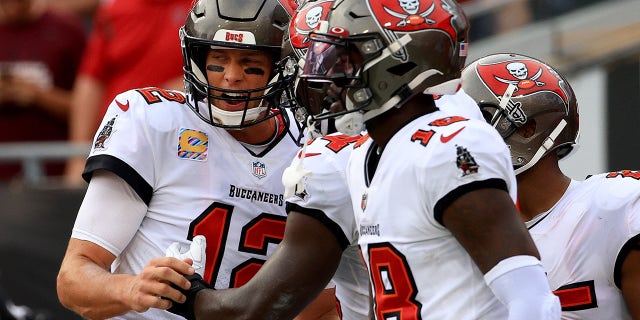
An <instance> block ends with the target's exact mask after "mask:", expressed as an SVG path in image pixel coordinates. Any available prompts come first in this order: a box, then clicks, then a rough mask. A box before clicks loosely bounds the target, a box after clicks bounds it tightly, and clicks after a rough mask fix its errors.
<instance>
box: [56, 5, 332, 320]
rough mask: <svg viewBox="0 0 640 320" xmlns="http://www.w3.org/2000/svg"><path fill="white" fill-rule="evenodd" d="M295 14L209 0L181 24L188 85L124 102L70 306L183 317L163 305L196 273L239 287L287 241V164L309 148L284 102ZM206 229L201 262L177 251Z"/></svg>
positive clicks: (66, 266) (72, 260)
mask: <svg viewBox="0 0 640 320" xmlns="http://www.w3.org/2000/svg"><path fill="white" fill-rule="evenodd" d="M293 12H294V8H293V6H292V5H291V4H289V3H285V2H284V1H278V0H265V1H258V2H256V1H250V0H234V1H205V0H201V1H199V2H197V3H195V5H194V7H193V8H192V10H191V12H190V13H189V15H188V17H187V19H186V22H185V25H184V27H183V28H182V29H181V30H180V35H181V42H182V47H183V55H184V63H185V66H184V70H185V92H184V93H183V92H179V91H171V90H163V89H160V88H141V89H135V90H131V91H128V92H125V93H122V94H120V95H118V96H117V97H116V98H115V99H114V100H113V102H112V103H111V105H110V107H109V109H108V111H107V113H106V114H105V117H104V120H103V121H102V125H101V129H100V130H99V132H98V133H97V134H96V136H95V140H94V144H93V147H92V150H91V154H90V156H89V158H88V160H87V164H86V168H85V171H84V178H85V179H86V180H88V181H90V182H89V187H88V189H87V193H86V195H85V198H84V200H83V203H82V206H81V207H80V209H79V212H78V216H77V219H76V223H75V225H74V227H73V231H72V234H71V239H70V241H69V245H68V249H67V252H66V254H65V257H64V260H63V262H62V265H61V268H60V272H59V275H58V281H57V284H58V296H59V299H60V301H61V302H62V304H63V305H65V306H67V307H68V308H70V309H72V310H74V311H76V312H77V313H79V314H81V315H82V316H84V317H87V318H100V319H104V318H111V317H113V318H117V319H180V318H181V317H180V316H178V315H175V314H172V313H169V312H167V311H165V310H163V309H167V308H169V307H170V306H172V305H173V307H176V306H177V305H180V303H181V302H184V301H185V296H184V295H183V294H182V293H181V292H180V290H186V289H188V288H189V287H190V282H189V281H188V280H187V279H185V277H184V276H183V275H193V274H194V272H195V271H196V269H197V270H198V271H199V272H201V277H202V278H203V281H202V284H203V285H204V286H208V287H209V286H210V287H213V288H216V289H222V288H229V287H238V286H241V285H243V284H244V283H246V282H247V281H248V280H249V279H250V278H251V277H252V276H253V275H254V274H255V273H256V271H257V270H258V269H259V268H260V267H261V266H262V264H263V263H264V262H265V260H266V258H267V256H269V255H270V254H271V253H272V252H273V251H274V249H275V247H276V245H277V244H278V243H279V241H280V240H281V239H282V237H283V234H284V230H285V219H286V213H285V201H284V187H283V186H282V183H281V176H282V173H283V171H284V169H285V168H286V167H287V166H288V165H289V164H290V161H291V158H293V157H294V155H295V154H296V153H297V151H298V149H299V146H298V145H297V144H296V143H295V141H294V140H295V139H294V137H297V136H298V132H297V129H296V128H295V126H290V125H289V124H290V123H289V117H290V116H289V114H288V111H286V110H285V109H284V108H283V106H282V105H281V101H283V100H284V101H286V100H287V97H288V96H290V95H288V93H287V92H288V90H289V89H288V88H290V87H291V85H292V80H293V78H294V75H295V69H292V68H291V67H290V66H286V65H285V61H287V60H285V59H281V51H282V50H281V43H282V37H283V30H284V29H285V28H286V27H287V25H288V22H289V19H290V16H291V14H292V13H293ZM292 70H294V71H292ZM198 235H202V236H204V237H205V238H206V251H204V252H201V254H200V255H199V256H198V258H197V259H195V260H198V261H193V262H195V263H194V265H193V266H190V265H189V264H188V263H185V262H184V261H180V260H178V259H175V258H170V257H164V255H165V249H166V248H167V247H169V246H170V245H171V244H172V243H174V242H178V243H181V244H184V245H188V244H189V243H191V241H190V240H192V239H194V237H196V236H198ZM197 239H202V238H200V237H198V238H197ZM201 247H204V244H201ZM154 257H162V258H154ZM199 259H202V260H204V261H200V260H199ZM189 262H191V261H189ZM331 302H332V303H333V301H331ZM151 308H154V309H151Z"/></svg>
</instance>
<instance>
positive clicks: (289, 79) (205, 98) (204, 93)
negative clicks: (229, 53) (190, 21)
mask: <svg viewBox="0 0 640 320" xmlns="http://www.w3.org/2000/svg"><path fill="white" fill-rule="evenodd" d="M182 42H183V50H184V51H185V52H184V56H185V70H184V71H185V87H186V89H187V94H188V95H189V96H190V98H191V99H190V106H191V107H192V108H193V109H194V111H196V114H198V116H199V117H200V118H201V119H202V120H204V121H205V122H207V123H209V124H211V125H213V126H216V127H222V128H225V129H241V128H244V127H247V126H251V125H254V124H257V123H260V122H262V121H265V120H267V119H269V118H272V117H274V116H277V115H279V114H280V113H281V109H280V108H279V106H280V103H281V102H282V99H285V100H287V99H286V98H287V97H290V96H291V93H290V92H287V90H288V89H289V88H290V87H291V86H292V83H293V79H294V75H295V70H290V66H287V65H286V60H278V59H279V52H273V55H272V56H273V58H272V59H273V61H276V62H274V63H272V70H267V72H270V77H269V82H268V83H267V84H266V85H265V86H262V87H259V88H255V89H248V90H229V89H224V88H219V87H214V86H211V85H210V84H209V83H208V81H207V76H206V66H205V60H206V56H207V54H208V52H209V50H211V49H220V48H225V49H226V48H228V49H242V48H234V47H223V46H221V44H220V43H216V42H215V41H208V40H203V39H197V38H192V37H189V36H187V35H184V34H183V35H182ZM251 49H253V48H251ZM274 51H275V50H274ZM216 100H222V101H229V102H231V103H238V102H239V103H243V104H244V107H243V108H242V110H240V111H226V110H222V109H220V108H218V107H216V106H215V103H214V101H216Z"/></svg>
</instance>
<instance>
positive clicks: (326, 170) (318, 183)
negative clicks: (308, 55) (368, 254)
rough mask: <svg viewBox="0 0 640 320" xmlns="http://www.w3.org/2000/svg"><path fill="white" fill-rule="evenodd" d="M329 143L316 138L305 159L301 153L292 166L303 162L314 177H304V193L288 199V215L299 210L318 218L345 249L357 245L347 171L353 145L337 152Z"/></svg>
mask: <svg viewBox="0 0 640 320" xmlns="http://www.w3.org/2000/svg"><path fill="white" fill-rule="evenodd" d="M326 143H327V141H324V140H322V138H319V139H316V140H314V141H313V143H312V144H310V145H309V146H307V152H306V157H304V158H300V157H299V155H300V153H299V154H297V155H296V157H295V158H294V159H293V161H292V166H296V165H299V163H302V167H303V168H304V169H305V170H308V171H310V172H311V174H310V175H309V176H307V177H305V178H303V179H304V180H303V185H304V190H303V191H301V192H298V193H296V194H295V195H293V196H291V197H289V198H288V199H287V212H290V211H298V212H300V213H303V214H307V215H310V216H313V217H315V218H316V219H319V220H320V221H321V222H323V223H324V224H325V225H326V226H327V227H328V228H329V229H330V230H331V231H332V232H333V233H334V235H335V236H336V238H337V239H338V242H339V243H340V245H341V246H342V248H343V249H344V248H346V247H347V246H348V245H349V244H351V243H354V241H356V239H354V230H355V218H354V214H353V210H352V206H351V198H350V196H349V189H348V186H347V182H346V176H345V170H346V165H347V161H348V156H349V153H350V152H349V151H350V148H351V146H345V148H349V150H347V149H344V150H340V151H339V152H335V151H333V150H330V149H329V148H326V147H325V146H326Z"/></svg>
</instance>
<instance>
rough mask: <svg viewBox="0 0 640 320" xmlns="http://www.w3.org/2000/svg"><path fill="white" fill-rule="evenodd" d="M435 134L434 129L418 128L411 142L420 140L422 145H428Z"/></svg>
mask: <svg viewBox="0 0 640 320" xmlns="http://www.w3.org/2000/svg"><path fill="white" fill-rule="evenodd" d="M434 134H435V131H433V130H429V131H424V130H418V131H416V132H415V133H414V134H413V135H412V136H411V142H416V141H418V142H420V144H421V145H422V146H426V145H427V144H429V140H431V138H432V137H433V135H434Z"/></svg>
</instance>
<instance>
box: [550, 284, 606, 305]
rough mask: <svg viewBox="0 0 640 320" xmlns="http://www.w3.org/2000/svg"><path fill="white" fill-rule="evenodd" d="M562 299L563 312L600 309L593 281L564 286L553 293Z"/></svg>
mask: <svg viewBox="0 0 640 320" xmlns="http://www.w3.org/2000/svg"><path fill="white" fill-rule="evenodd" d="M553 293H554V294H555V295H556V296H558V297H559V298H560V305H561V306H562V311H576V310H585V309H591V308H597V307H598V300H597V299H596V288H595V284H594V281H593V280H590V281H583V282H576V283H571V284H567V285H564V286H562V287H560V288H558V290H555V291H554V292H553Z"/></svg>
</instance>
